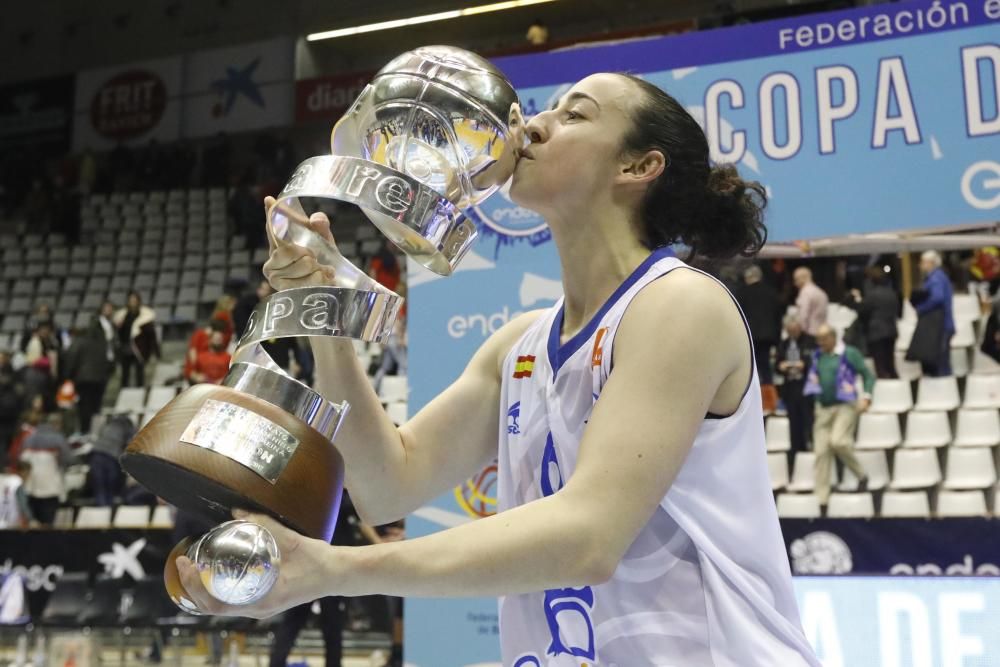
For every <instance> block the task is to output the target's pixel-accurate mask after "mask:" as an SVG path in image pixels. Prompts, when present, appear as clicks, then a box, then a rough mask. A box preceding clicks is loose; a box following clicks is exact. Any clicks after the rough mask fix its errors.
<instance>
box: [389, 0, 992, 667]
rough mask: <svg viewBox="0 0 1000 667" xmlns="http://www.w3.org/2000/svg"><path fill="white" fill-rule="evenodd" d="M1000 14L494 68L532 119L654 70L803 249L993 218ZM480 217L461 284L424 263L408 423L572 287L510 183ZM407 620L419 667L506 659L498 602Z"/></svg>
mask: <svg viewBox="0 0 1000 667" xmlns="http://www.w3.org/2000/svg"><path fill="white" fill-rule="evenodd" d="M998 21H1000V0H986V1H984V0H977V1H976V2H956V3H950V4H941V3H931V2H921V1H913V2H906V3H899V4H891V5H878V6H876V7H871V8H864V9H859V10H851V11H846V12H838V13H831V14H818V15H810V16H805V17H800V18H797V19H793V20H787V21H784V20H783V21H775V22H769V23H761V24H757V25H750V26H743V27H736V28H727V29H722V30H715V31H707V32H701V33H688V34H685V35H680V36H673V37H667V38H662V39H650V40H643V41H639V42H630V43H626V44H617V45H606V46H596V47H590V48H580V49H573V50H568V51H564V52H559V53H549V54H536V55H530V56H519V57H514V58H506V59H503V60H501V61H499V62H498V64H499V65H500V67H501V68H503V69H504V70H505V71H506V72H507V73H508V75H509V76H510V77H511V79H512V80H513V81H514V83H515V85H516V86H517V87H518V92H519V94H520V97H521V101H522V105H523V106H524V108H525V109H526V111H527V112H528V113H529V114H533V113H537V112H538V111H539V110H543V109H546V108H548V107H549V106H551V105H552V104H553V103H554V102H555V101H556V100H558V99H559V97H560V96H561V95H562V94H564V93H565V92H566V90H567V89H568V88H569V86H570V85H571V84H572V83H573V82H575V81H576V80H578V79H579V78H581V77H583V76H585V75H587V74H589V73H592V72H598V71H615V70H629V71H632V72H635V73H639V74H641V75H642V76H644V77H645V78H646V79H648V80H649V81H651V82H653V83H655V84H657V85H659V86H661V87H663V88H664V89H665V90H667V91H668V92H670V93H671V94H673V95H675V96H676V97H677V98H678V99H679V100H680V101H681V102H682V103H683V104H684V105H685V106H686V107H687V108H688V110H689V111H690V112H691V113H692V114H693V115H694V116H695V117H696V118H697V119H698V120H699V121H700V122H701V123H702V124H703V126H704V127H705V129H706V133H707V134H708V136H709V139H710V143H711V147H712V152H713V158H714V159H716V160H721V161H735V162H738V164H739V167H740V171H741V172H742V174H743V175H744V177H747V178H752V179H757V180H760V181H761V182H762V183H763V184H764V185H765V186H766V187H767V189H768V191H769V193H770V196H771V205H770V207H769V209H768V219H767V222H768V227H769V229H770V233H771V238H772V239H775V240H797V239H808V238H815V237H822V236H830V235H840V234H845V233H857V232H874V231H887V230H901V229H911V228H930V227H944V226H953V225H960V224H968V223H977V224H982V223H984V222H993V221H995V220H997V217H998V214H1000V157H998V156H1000V108H998V107H1000V100H998V97H1000V85H998V79H1000V44H998V33H1000V31H998ZM481 208H482V213H483V214H484V217H485V218H486V219H487V220H488V222H487V224H486V226H484V227H483V228H482V229H481V232H482V234H481V237H480V239H479V240H478V241H477V243H476V245H475V247H474V248H473V250H472V252H470V254H469V256H467V257H466V258H465V260H464V261H463V263H462V264H461V265H460V267H459V270H458V271H457V272H456V273H455V275H453V276H452V277H451V278H448V279H441V278H437V277H435V276H432V275H431V274H429V273H428V272H427V271H425V270H423V269H421V268H419V267H416V266H415V265H411V267H410V271H409V280H410V283H409V296H410V299H411V303H410V307H409V323H408V331H409V343H410V347H411V355H410V366H409V377H410V383H411V394H410V412H411V413H414V412H416V411H417V410H419V409H420V408H421V407H422V406H423V405H425V404H426V403H427V401H429V400H430V399H431V398H433V397H434V396H436V395H437V394H438V393H440V392H441V391H442V390H443V389H444V388H445V387H446V386H447V385H448V384H449V383H451V382H452V381H453V380H454V379H455V378H456V377H457V376H458V374H459V373H460V372H461V370H462V368H463V367H464V366H465V364H466V363H467V361H468V360H469V358H470V357H471V355H472V353H473V352H474V351H475V350H476V349H477V348H478V347H479V346H480V345H481V344H482V343H483V341H484V340H485V339H486V337H487V336H489V334H491V333H492V332H494V331H496V330H497V329H499V328H500V327H501V326H503V325H504V324H505V323H507V322H508V321H510V319H511V318H513V317H514V316H515V315H516V314H518V313H519V312H522V311H524V310H528V309H532V308H541V307H547V306H551V305H552V304H553V303H554V302H555V300H556V299H558V298H559V296H560V295H561V291H562V288H561V283H560V281H559V276H560V270H559V260H558V256H557V254H556V250H555V247H554V245H553V243H552V241H551V237H550V234H549V232H548V229H547V227H546V225H545V222H544V220H542V219H541V218H539V216H537V215H536V214H535V213H533V212H531V211H528V210H526V209H524V208H521V207H519V206H517V205H516V204H514V203H513V202H512V201H511V200H510V199H509V198H508V197H507V194H506V192H503V191H501V192H500V193H498V194H496V195H494V196H493V197H492V198H491V199H490V200H488V201H487V202H486V203H485V204H484V205H483V206H482V207H481ZM498 428H499V424H498ZM452 445H453V446H454V447H461V446H462V443H461V442H455V443H452ZM495 482H496V470H495V468H494V467H492V466H488V467H486V468H484V469H483V470H481V471H478V472H476V473H475V474H473V475H472V476H471V477H470V479H469V480H468V481H467V482H466V483H465V484H463V485H461V486H459V487H457V488H456V489H455V490H454V491H453V492H450V493H447V494H445V495H444V496H442V497H440V498H438V499H437V500H435V501H434V502H432V503H430V504H428V505H427V506H426V507H423V508H421V509H420V510H418V511H417V512H416V513H415V514H414V515H413V516H412V517H411V518H410V520H409V523H408V525H407V528H408V532H409V533H410V535H411V536H419V535H424V534H427V533H429V532H432V531H437V530H441V529H442V528H448V527H450V526H455V525H459V524H461V523H462V522H465V521H471V520H474V519H475V518H476V517H479V516H483V515H486V514H489V513H490V512H492V511H493V508H494V505H495V501H494V488H495ZM406 610H407V613H406V637H407V661H408V662H410V663H412V664H413V665H415V666H417V667H466V666H468V665H475V664H478V663H489V662H490V661H496V660H497V659H498V656H499V644H498V641H497V626H496V619H497V613H496V602H495V601H494V600H425V599H414V600H410V601H408V602H407V607H406ZM847 664H878V663H877V662H871V663H865V662H849V663H847ZM927 664H937V663H927Z"/></svg>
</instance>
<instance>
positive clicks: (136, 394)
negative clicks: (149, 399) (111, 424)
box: [114, 387, 146, 413]
mask: <svg viewBox="0 0 1000 667" xmlns="http://www.w3.org/2000/svg"><path fill="white" fill-rule="evenodd" d="M145 404H146V390H145V389H144V388H143V387H123V388H122V389H121V391H119V392H118V398H116V399H115V407H114V412H115V413H120V412H129V413H133V412H134V413H139V412H142V411H143V409H144V407H145Z"/></svg>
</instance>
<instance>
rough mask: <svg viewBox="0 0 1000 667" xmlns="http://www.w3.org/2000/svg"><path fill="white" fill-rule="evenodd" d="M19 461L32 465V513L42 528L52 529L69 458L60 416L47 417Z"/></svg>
mask: <svg viewBox="0 0 1000 667" xmlns="http://www.w3.org/2000/svg"><path fill="white" fill-rule="evenodd" d="M20 458H21V460H22V461H27V462H28V463H29V464H31V474H30V475H29V476H28V479H27V481H26V482H25V485H26V488H25V492H26V493H27V494H28V506H29V507H31V513H32V515H34V517H35V519H37V520H38V522H39V523H40V524H42V525H43V526H51V525H52V522H53V520H54V519H55V516H56V510H57V509H59V497H60V496H61V495H62V492H63V471H64V470H65V468H66V464H67V463H68V462H69V458H70V449H69V442H67V441H66V436H64V435H63V432H62V416H61V415H60V414H58V413H52V414H50V415H48V416H47V417H46V419H45V421H44V422H42V423H41V424H39V425H38V428H36V429H35V432H34V433H32V434H31V435H29V436H28V437H27V439H25V441H24V449H23V450H22V451H21V457H20Z"/></svg>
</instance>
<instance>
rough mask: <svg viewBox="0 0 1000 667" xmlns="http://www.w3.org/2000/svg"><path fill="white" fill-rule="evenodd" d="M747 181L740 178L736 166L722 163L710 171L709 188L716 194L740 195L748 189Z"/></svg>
mask: <svg viewBox="0 0 1000 667" xmlns="http://www.w3.org/2000/svg"><path fill="white" fill-rule="evenodd" d="M746 188H747V182H746V181H744V180H743V179H742V178H740V174H739V172H738V171H736V167H734V166H733V165H731V164H720V165H716V166H714V167H712V169H711V171H709V172H708V189H709V190H710V191H712V192H714V193H716V194H720V195H726V196H733V195H736V196H739V195H742V194H743V192H744V191H746Z"/></svg>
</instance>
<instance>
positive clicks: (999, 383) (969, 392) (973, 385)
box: [962, 373, 1000, 409]
mask: <svg viewBox="0 0 1000 667" xmlns="http://www.w3.org/2000/svg"><path fill="white" fill-rule="evenodd" d="M962 407H966V408H994V409H996V408H1000V375H980V374H978V373H973V374H972V375H970V376H969V377H967V378H966V379H965V402H964V403H963V404H962Z"/></svg>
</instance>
